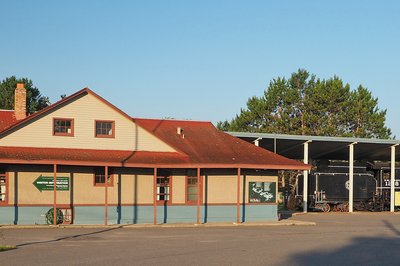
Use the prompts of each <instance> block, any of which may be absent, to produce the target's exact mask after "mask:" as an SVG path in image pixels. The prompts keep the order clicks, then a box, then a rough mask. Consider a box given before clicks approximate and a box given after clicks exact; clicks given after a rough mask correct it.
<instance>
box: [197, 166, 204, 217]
mask: <svg viewBox="0 0 400 266" xmlns="http://www.w3.org/2000/svg"><path fill="white" fill-rule="evenodd" d="M202 194H203V192H202V191H201V183H200V168H199V167H198V168H197V224H200V199H201V195H202Z"/></svg>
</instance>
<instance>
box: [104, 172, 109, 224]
mask: <svg viewBox="0 0 400 266" xmlns="http://www.w3.org/2000/svg"><path fill="white" fill-rule="evenodd" d="M104 225H108V166H104Z"/></svg>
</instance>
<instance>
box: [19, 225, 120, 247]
mask: <svg viewBox="0 0 400 266" xmlns="http://www.w3.org/2000/svg"><path fill="white" fill-rule="evenodd" d="M120 228H122V226H119V227H113V228H107V229H104V230H100V231H95V232H90V233H84V234H76V235H72V236H63V237H60V238H56V239H51V240H44V241H36V242H29V243H24V244H20V245H16V247H17V248H19V247H23V246H30V245H36V244H44V243H51V242H58V241H61V240H67V239H76V238H79V237H83V236H93V235H97V234H101V233H105V232H110V231H113V230H117V229H120Z"/></svg>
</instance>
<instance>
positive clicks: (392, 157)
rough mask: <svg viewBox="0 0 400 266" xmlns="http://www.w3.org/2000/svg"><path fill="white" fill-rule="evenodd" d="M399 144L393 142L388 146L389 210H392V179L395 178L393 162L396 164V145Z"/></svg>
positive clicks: (393, 195)
mask: <svg viewBox="0 0 400 266" xmlns="http://www.w3.org/2000/svg"><path fill="white" fill-rule="evenodd" d="M398 145H399V144H395V145H393V146H392V147H390V212H394V200H395V198H394V197H395V194H394V181H395V179H396V176H395V164H396V146H398Z"/></svg>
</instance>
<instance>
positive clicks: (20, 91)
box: [14, 83, 26, 120]
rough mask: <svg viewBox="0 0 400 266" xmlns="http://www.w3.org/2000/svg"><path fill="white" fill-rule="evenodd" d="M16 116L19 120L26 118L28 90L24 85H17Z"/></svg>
mask: <svg viewBox="0 0 400 266" xmlns="http://www.w3.org/2000/svg"><path fill="white" fill-rule="evenodd" d="M14 114H15V118H16V119H17V120H21V119H24V118H25V117H26V89H25V88H24V83H17V88H16V89H15V95H14Z"/></svg>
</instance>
